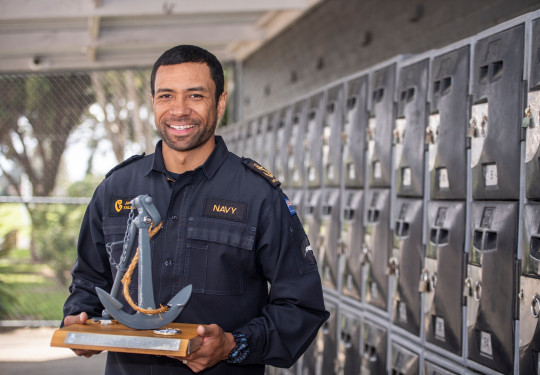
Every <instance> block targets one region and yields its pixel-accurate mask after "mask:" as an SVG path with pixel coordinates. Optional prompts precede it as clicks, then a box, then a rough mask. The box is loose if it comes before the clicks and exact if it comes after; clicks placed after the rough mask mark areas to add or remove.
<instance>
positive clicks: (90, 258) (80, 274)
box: [64, 187, 112, 317]
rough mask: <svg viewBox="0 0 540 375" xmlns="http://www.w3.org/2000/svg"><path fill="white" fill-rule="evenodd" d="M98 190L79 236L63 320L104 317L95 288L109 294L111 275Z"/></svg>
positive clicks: (99, 191) (99, 190)
mask: <svg viewBox="0 0 540 375" xmlns="http://www.w3.org/2000/svg"><path fill="white" fill-rule="evenodd" d="M101 191H102V190H101V189H100V188H99V187H98V189H96V191H95V192H94V196H93V197H92V200H91V201H90V204H89V205H88V207H87V209H86V212H85V215H84V218H83V221H82V224H81V230H80V232H79V240H78V244H77V261H76V263H75V266H74V267H73V270H72V277H73V280H72V282H71V285H70V287H69V291H70V295H69V297H68V298H67V300H66V302H65V304H64V317H66V316H68V315H76V314H79V313H81V312H86V313H87V314H88V316H89V317H95V316H101V313H102V310H103V306H102V304H101V302H100V301H99V298H98V296H97V294H96V290H95V288H96V286H98V287H100V288H102V289H104V290H110V288H111V286H112V274H111V267H110V263H109V259H108V256H107V251H106V249H105V243H104V242H105V241H104V236H103V226H102V217H103V213H102V207H103V204H102V201H103V199H102V194H101Z"/></svg>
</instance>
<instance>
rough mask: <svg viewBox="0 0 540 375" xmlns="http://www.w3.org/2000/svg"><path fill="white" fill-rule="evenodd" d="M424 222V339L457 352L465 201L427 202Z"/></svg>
mask: <svg viewBox="0 0 540 375" xmlns="http://www.w3.org/2000/svg"><path fill="white" fill-rule="evenodd" d="M427 225H428V228H427V229H428V232H427V233H428V234H427V235H428V244H427V249H426V256H425V259H424V269H423V270H422V274H421V276H420V284H419V288H420V292H422V293H424V313H425V318H424V325H425V329H426V340H427V341H428V342H431V343H432V344H435V345H437V346H439V347H441V348H443V349H446V350H448V351H450V352H452V353H454V354H456V355H461V352H462V327H463V319H462V307H463V296H462V291H463V275H464V268H465V233H466V228H465V202H460V201H432V202H429V204H428V219H427Z"/></svg>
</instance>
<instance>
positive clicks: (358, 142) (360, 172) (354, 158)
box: [343, 76, 368, 189]
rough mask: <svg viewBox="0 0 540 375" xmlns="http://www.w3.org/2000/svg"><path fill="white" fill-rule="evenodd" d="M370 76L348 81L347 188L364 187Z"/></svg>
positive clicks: (344, 161) (346, 124)
mask: <svg viewBox="0 0 540 375" xmlns="http://www.w3.org/2000/svg"><path fill="white" fill-rule="evenodd" d="M367 91H368V77H367V76H362V77H360V78H357V79H354V80H352V81H350V82H348V83H347V97H346V104H345V118H344V122H345V125H344V134H343V139H344V154H343V166H344V172H343V173H344V180H345V188H349V189H350V188H362V187H364V174H365V154H366V144H367V143H366V129H367V123H368V111H367Z"/></svg>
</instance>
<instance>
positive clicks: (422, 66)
mask: <svg viewBox="0 0 540 375" xmlns="http://www.w3.org/2000/svg"><path fill="white" fill-rule="evenodd" d="M428 69H429V60H427V59H426V60H422V61H419V62H417V63H415V64H412V65H409V66H405V67H402V68H401V69H400V72H399V82H398V86H397V93H398V112H397V119H396V124H395V127H394V130H393V144H394V147H395V151H394V152H395V164H394V165H395V171H394V173H395V181H396V193H397V195H398V196H403V197H415V198H419V197H422V196H423V194H424V151H425V147H424V146H423V145H424V143H425V133H426V125H427V117H426V116H427V113H426V105H427V86H428Z"/></svg>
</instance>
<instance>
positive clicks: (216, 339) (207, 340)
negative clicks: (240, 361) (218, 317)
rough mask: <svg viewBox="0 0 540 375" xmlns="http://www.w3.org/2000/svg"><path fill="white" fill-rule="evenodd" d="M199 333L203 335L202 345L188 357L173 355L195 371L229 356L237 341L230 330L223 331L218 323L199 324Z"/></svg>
mask: <svg viewBox="0 0 540 375" xmlns="http://www.w3.org/2000/svg"><path fill="white" fill-rule="evenodd" d="M197 334H198V335H199V336H201V337H202V339H203V342H202V346H201V347H200V348H199V349H198V350H197V351H195V352H194V353H191V354H190V355H188V356H187V357H173V358H176V359H178V360H181V361H183V362H184V364H186V365H187V366H188V367H189V368H190V369H191V370H192V371H193V372H200V371H202V370H204V369H207V368H209V367H212V366H214V365H215V364H216V363H218V362H220V361H223V360H226V359H227V358H229V353H230V352H231V350H233V349H234V347H235V346H236V343H235V341H234V337H233V335H232V333H230V332H223V330H222V329H221V327H220V326H218V325H217V324H210V325H207V326H198V327H197Z"/></svg>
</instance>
